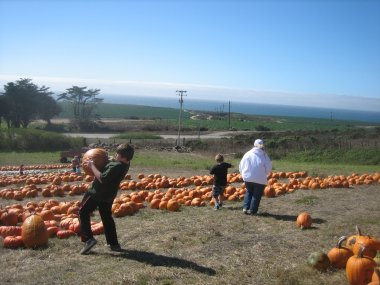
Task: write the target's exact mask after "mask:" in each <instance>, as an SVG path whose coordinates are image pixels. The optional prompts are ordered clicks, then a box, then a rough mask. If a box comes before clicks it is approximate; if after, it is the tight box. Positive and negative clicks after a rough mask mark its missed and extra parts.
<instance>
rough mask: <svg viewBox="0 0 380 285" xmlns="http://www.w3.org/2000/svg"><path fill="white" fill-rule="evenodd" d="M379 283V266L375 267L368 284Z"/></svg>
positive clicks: (376, 284)
mask: <svg viewBox="0 0 380 285" xmlns="http://www.w3.org/2000/svg"><path fill="white" fill-rule="evenodd" d="M379 284H380V267H376V268H375V270H374V271H373V274H372V282H371V283H368V285H379Z"/></svg>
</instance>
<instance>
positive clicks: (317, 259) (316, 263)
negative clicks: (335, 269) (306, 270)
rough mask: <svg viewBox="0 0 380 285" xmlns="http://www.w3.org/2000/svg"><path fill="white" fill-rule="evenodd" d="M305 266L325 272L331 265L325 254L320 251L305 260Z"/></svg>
mask: <svg viewBox="0 0 380 285" xmlns="http://www.w3.org/2000/svg"><path fill="white" fill-rule="evenodd" d="M307 264H308V265H310V266H311V267H312V268H314V269H317V270H320V271H325V270H327V268H329V267H330V265H331V264H330V260H329V258H328V256H327V254H326V253H324V252H321V251H317V252H312V253H311V254H310V255H309V257H308V258H307Z"/></svg>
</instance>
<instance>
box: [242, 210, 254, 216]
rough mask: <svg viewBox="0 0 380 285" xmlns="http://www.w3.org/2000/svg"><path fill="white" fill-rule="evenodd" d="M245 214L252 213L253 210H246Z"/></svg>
mask: <svg viewBox="0 0 380 285" xmlns="http://www.w3.org/2000/svg"><path fill="white" fill-rule="evenodd" d="M244 214H246V215H252V212H251V210H245V211H244Z"/></svg>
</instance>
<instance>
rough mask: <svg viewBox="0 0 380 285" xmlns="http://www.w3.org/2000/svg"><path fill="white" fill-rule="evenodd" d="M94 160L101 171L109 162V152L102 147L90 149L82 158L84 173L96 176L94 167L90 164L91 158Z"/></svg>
mask: <svg viewBox="0 0 380 285" xmlns="http://www.w3.org/2000/svg"><path fill="white" fill-rule="evenodd" d="M91 159H92V160H93V161H94V164H95V166H96V168H97V169H99V171H102V170H103V168H104V166H106V164H107V163H108V153H107V151H106V150H104V149H102V148H93V149H90V150H88V151H87V152H86V153H85V154H84V155H83V159H82V168H83V171H84V173H86V174H87V175H90V176H94V173H93V172H92V169H91V168H90V167H89V166H88V162H89V161H90V160H91Z"/></svg>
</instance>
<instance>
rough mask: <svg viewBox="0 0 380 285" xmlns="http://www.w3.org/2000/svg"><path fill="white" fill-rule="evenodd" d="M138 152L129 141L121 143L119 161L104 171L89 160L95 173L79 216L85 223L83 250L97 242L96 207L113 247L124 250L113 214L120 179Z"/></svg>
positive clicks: (117, 152)
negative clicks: (93, 217) (94, 228)
mask: <svg viewBox="0 0 380 285" xmlns="http://www.w3.org/2000/svg"><path fill="white" fill-rule="evenodd" d="M133 155H134V149H133V147H132V146H130V145H129V144H121V145H119V146H118V147H117V149H116V158H115V161H110V162H108V164H107V165H106V166H105V167H104V169H102V170H101V171H100V170H99V169H97V168H96V166H95V164H94V162H93V161H92V160H89V161H88V166H89V167H90V168H91V170H92V171H93V173H94V175H95V179H94V181H93V183H92V185H91V187H90V188H89V189H88V190H87V192H86V193H85V195H84V197H83V200H82V203H81V206H80V209H79V220H80V227H81V236H82V241H84V242H85V245H84V247H83V248H82V250H81V251H80V253H81V254H86V253H88V252H89V251H90V250H91V248H92V247H93V246H94V245H95V244H96V243H97V241H96V239H94V237H93V234H92V231H91V220H90V215H91V213H92V212H93V211H95V210H96V208H98V209H99V214H100V217H101V219H102V222H103V226H104V234H105V236H106V241H107V244H108V245H109V246H110V249H111V250H113V251H121V247H120V245H119V242H118V239H117V233H116V226H115V221H114V219H113V217H112V211H111V208H112V203H113V200H114V199H115V197H116V195H117V192H118V190H119V185H120V182H121V181H122V180H123V179H124V177H125V175H126V174H127V172H128V170H129V166H130V161H131V160H132V158H133Z"/></svg>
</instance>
